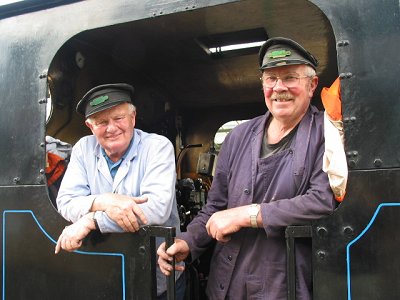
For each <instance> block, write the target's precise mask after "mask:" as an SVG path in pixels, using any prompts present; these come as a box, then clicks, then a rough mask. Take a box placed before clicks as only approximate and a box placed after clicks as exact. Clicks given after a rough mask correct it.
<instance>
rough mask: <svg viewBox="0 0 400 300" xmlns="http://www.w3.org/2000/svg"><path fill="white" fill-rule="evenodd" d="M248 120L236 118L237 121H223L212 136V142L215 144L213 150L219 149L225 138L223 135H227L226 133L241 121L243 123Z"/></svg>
mask: <svg viewBox="0 0 400 300" xmlns="http://www.w3.org/2000/svg"><path fill="white" fill-rule="evenodd" d="M246 121H248V120H237V121H229V122H227V123H225V124H224V125H222V126H221V127H220V128H219V129H218V131H217V133H216V134H215V137H214V144H215V150H217V151H219V150H220V149H221V146H222V143H223V142H224V140H225V137H226V136H227V135H228V133H229V132H230V131H231V130H232V129H233V128H235V127H236V126H238V125H239V124H241V123H244V122H246Z"/></svg>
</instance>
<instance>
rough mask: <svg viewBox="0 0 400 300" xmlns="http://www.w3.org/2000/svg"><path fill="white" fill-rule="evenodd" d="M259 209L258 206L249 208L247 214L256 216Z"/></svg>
mask: <svg viewBox="0 0 400 300" xmlns="http://www.w3.org/2000/svg"><path fill="white" fill-rule="evenodd" d="M258 210H259V207H258V206H256V205H255V206H250V207H249V214H250V215H256V214H257V213H258Z"/></svg>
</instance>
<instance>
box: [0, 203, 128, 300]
mask: <svg viewBox="0 0 400 300" xmlns="http://www.w3.org/2000/svg"><path fill="white" fill-rule="evenodd" d="M8 213H28V214H31V215H32V218H33V219H34V220H35V222H36V224H37V225H38V226H39V228H40V230H41V231H42V232H43V233H44V235H45V236H46V237H47V238H48V239H49V240H50V241H52V242H53V243H54V244H57V241H56V240H54V239H53V238H52V237H51V236H50V235H49V234H48V233H47V232H46V230H44V228H43V226H42V225H41V224H40V223H39V221H38V219H37V218H36V216H35V215H34V213H33V212H32V211H31V210H5V211H3V290H2V299H3V300H5V299H6V298H5V296H6V285H5V283H6V259H5V258H6V250H5V249H6V214H8ZM73 252H75V253H78V254H84V255H103V256H119V257H121V275H122V299H123V300H125V298H126V291H125V256H124V254H122V253H112V252H86V251H80V250H75V251H73Z"/></svg>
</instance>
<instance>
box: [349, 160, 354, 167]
mask: <svg viewBox="0 0 400 300" xmlns="http://www.w3.org/2000/svg"><path fill="white" fill-rule="evenodd" d="M355 166H356V162H355V161H354V160H350V161H349V167H350V168H354V167H355Z"/></svg>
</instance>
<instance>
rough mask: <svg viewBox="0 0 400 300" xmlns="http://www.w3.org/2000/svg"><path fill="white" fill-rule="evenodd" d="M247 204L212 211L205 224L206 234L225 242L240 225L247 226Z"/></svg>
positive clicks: (248, 220) (248, 222)
mask: <svg viewBox="0 0 400 300" xmlns="http://www.w3.org/2000/svg"><path fill="white" fill-rule="evenodd" d="M249 225H250V219H249V215H248V213H247V206H239V207H235V208H230V209H226V210H221V211H219V212H216V213H214V214H213V215H212V216H211V217H210V219H209V220H208V222H207V224H206V229H207V232H208V235H209V236H211V237H212V238H214V239H216V240H217V241H219V242H223V243H226V242H228V241H229V240H230V239H231V237H230V235H231V234H232V233H235V232H237V231H239V230H240V229H241V228H242V227H249Z"/></svg>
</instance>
